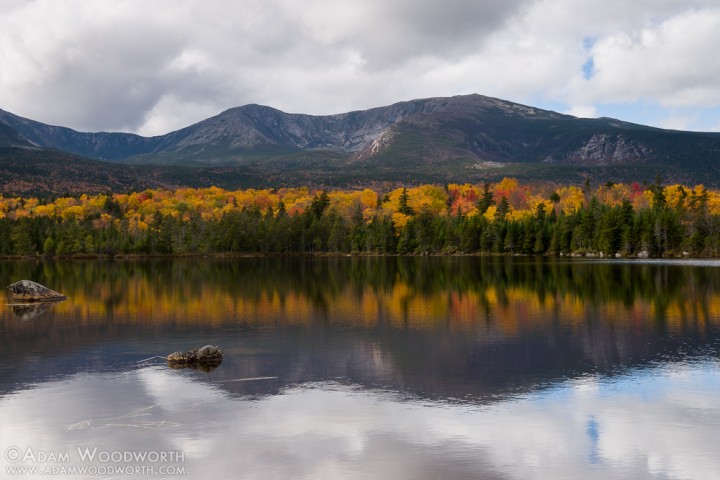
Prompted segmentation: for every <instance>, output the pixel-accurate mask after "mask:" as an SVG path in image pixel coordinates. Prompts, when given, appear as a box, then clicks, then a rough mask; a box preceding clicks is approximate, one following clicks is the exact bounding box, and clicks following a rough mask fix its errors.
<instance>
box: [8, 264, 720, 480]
mask: <svg viewBox="0 0 720 480" xmlns="http://www.w3.org/2000/svg"><path fill="white" fill-rule="evenodd" d="M20 279H32V280H35V281H37V282H39V283H42V284H44V285H46V286H48V287H50V288H52V289H54V290H57V291H59V292H62V293H63V294H65V295H67V296H68V297H69V299H68V300H66V301H64V302H61V303H57V304H49V305H44V306H43V308H41V309H37V310H35V309H32V308H27V307H22V306H12V305H3V306H2V310H0V338H2V343H3V355H2V356H0V478H48V476H49V475H52V477H51V478H73V479H74V478H98V477H99V476H105V477H107V476H110V477H114V478H158V477H164V478H193V479H194V478H198V479H203V478H221V479H226V478H227V479H262V480H274V479H283V480H284V479H291V478H293V479H325V478H327V479H413V480H423V479H466V478H468V479H469V478H472V479H578V478H583V479H595V478H597V479H646V478H647V479H716V478H718V476H717V475H718V472H720V456H718V455H717V451H718V439H720V263H718V262H642V263H639V262H614V261H571V260H552V259H542V258H476V257H471V258H459V257H452V258H309V259H306V258H271V259H258V258H247V259H245V258H242V259H232V260H217V259H189V260H184V259H178V260H172V261H159V260H157V261H137V262H132V261H123V262H102V261H76V262H34V261H33V262H3V263H0V285H3V286H4V285H9V284H10V283H13V282H15V281H17V280H20ZM5 300H6V303H7V304H11V303H12V300H11V299H10V298H9V297H7V298H6V299H5ZM206 344H213V345H219V346H220V347H222V349H223V351H224V352H225V359H224V361H223V363H222V365H220V366H219V367H218V368H217V369H215V370H213V371H210V372H206V371H202V370H174V369H171V368H169V367H168V366H167V365H166V364H165V363H164V362H162V361H160V360H159V359H150V358H151V357H154V356H156V355H162V356H165V355H167V354H169V353H171V352H174V351H177V350H187V349H190V348H196V347H200V346H203V345H206ZM148 359H150V360H148ZM138 455H139V456H138ZM18 469H23V470H18Z"/></svg>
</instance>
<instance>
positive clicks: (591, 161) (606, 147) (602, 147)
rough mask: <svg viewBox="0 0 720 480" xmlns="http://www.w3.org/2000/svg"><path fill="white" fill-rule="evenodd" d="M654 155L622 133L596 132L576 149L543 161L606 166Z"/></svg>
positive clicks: (635, 161) (644, 160)
mask: <svg viewBox="0 0 720 480" xmlns="http://www.w3.org/2000/svg"><path fill="white" fill-rule="evenodd" d="M654 157H655V153H654V152H653V150H652V149H651V148H650V147H648V146H647V145H644V144H642V143H640V142H637V141H633V140H629V139H627V138H626V137H625V136H624V135H622V134H607V133H598V134H595V135H592V136H591V137H590V139H589V140H587V141H586V142H583V144H582V145H581V146H580V147H579V148H577V149H576V150H573V151H570V152H568V153H567V154H565V155H563V156H561V157H560V158H554V157H553V156H548V157H546V158H545V159H544V162H545V163H563V164H570V165H592V166H606V165H616V164H628V163H644V162H646V161H649V160H651V159H652V158H654Z"/></svg>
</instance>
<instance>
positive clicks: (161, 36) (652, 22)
mask: <svg viewBox="0 0 720 480" xmlns="http://www.w3.org/2000/svg"><path fill="white" fill-rule="evenodd" d="M715 3H716V2H715V1H713V0H689V1H680V0H652V1H651V0H640V1H637V2H629V3H628V2H626V1H624V0H623V1H621V0H608V1H606V2H596V1H591V0H504V1H503V0H485V1H481V2H478V1H472V0H445V1H437V0H421V1H418V0H415V1H411V0H399V1H393V2H383V1H381V0H366V1H363V2H357V1H354V0H333V1H329V0H306V1H303V2H297V1H295V0H273V1H261V0H246V1H243V2H233V1H230V0H217V1H214V2H201V1H199V0H182V1H180V2H175V3H174V4H173V7H172V8H169V7H168V5H167V3H166V2H163V1H158V0H149V1H143V2H139V1H137V0H118V1H115V2H86V1H82V0H67V1H65V2H54V1H52V0H36V1H34V2H24V1H16V0H3V1H0V6H1V7H2V8H3V11H4V12H5V13H4V15H3V17H2V18H0V65H1V66H2V68H0V108H4V109H6V110H10V111H12V112H14V113H17V114H19V115H23V116H26V117H30V118H34V119H38V120H40V121H44V122H48V123H55V124H62V125H68V126H71V127H73V128H76V129H80V130H125V131H137V132H140V133H143V134H159V133H165V132H167V131H169V130H172V129H177V128H181V127H183V126H186V125H188V124H190V123H193V122H195V121H199V120H201V119H203V118H206V117H208V116H210V115H213V114H216V113H219V112H220V111H222V110H225V109H227V108H230V107H233V106H237V105H242V104H246V103H262V104H267V105H271V106H274V107H276V108H280V109H283V110H285V111H291V112H305V113H314V114H327V113H339V112H342V111H348V110H353V109H360V108H369V107H373V106H378V105H383V104H388V103H393V102H396V101H400V100H407V99H411V98H417V97H427V96H444V95H454V94H463V93H481V94H486V95H492V96H498V97H502V98H507V99H509V100H515V101H522V102H525V103H533V104H536V105H540V106H543V105H546V104H547V105H558V106H559V107H558V108H564V109H566V110H567V111H575V112H590V113H593V112H596V111H597V112H599V113H602V105H603V104H609V103H613V102H615V103H618V102H623V103H630V104H632V102H636V101H638V102H639V101H643V102H646V103H650V104H656V105H661V106H662V105H668V106H672V107H696V106H697V105H700V104H703V105H705V106H706V107H707V106H710V107H713V108H714V107H717V106H719V105H720V87H718V86H717V84H716V83H717V82H715V81H714V79H716V78H717V74H718V69H717V67H716V63H717V62H715V61H714V60H712V58H714V56H713V55H708V48H711V46H712V45H716V44H717V43H718V42H720V28H715V27H716V26H718V25H716V23H717V20H718V19H720V14H719V13H718V11H717V9H715V8H714V6H715ZM693 16H694V17H693ZM688 18H690V19H691V20H692V19H693V18H694V19H696V20H697V19H704V20H703V21H702V22H701V26H703V25H704V28H694V27H693V23H692V21H688V20H687V19H688ZM652 35H655V37H656V38H657V39H659V40H658V41H656V42H654V43H653V42H651V41H649V40H648V39H651V40H652ZM623 39H628V42H629V43H628V48H626V49H624V48H623V47H622V44H621V43H622V42H621V41H623ZM618 42H621V43H618ZM648 42H649V43H648ZM590 58H592V59H593V61H594V64H595V75H594V76H593V77H592V78H590V79H588V78H585V77H583V70H582V68H583V65H584V64H585V63H586V62H587V61H588V60H589V59H590ZM663 59H665V61H663ZM709 60H710V61H709ZM628 67H630V68H628ZM639 73H641V75H640V79H641V81H638V75H639ZM667 116H669V115H667ZM719 121H720V120H719Z"/></svg>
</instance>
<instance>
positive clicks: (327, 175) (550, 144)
mask: <svg viewBox="0 0 720 480" xmlns="http://www.w3.org/2000/svg"><path fill="white" fill-rule="evenodd" d="M0 147H18V148H19V150H18V149H16V150H13V155H15V156H17V155H21V153H19V152H21V151H22V149H23V148H25V149H31V148H36V149H45V150H54V151H58V152H63V153H66V154H72V155H79V156H81V157H85V158H89V159H94V160H103V161H108V162H113V163H125V164H130V165H137V166H143V165H152V166H156V167H163V168H167V169H168V174H167V175H170V176H172V175H174V173H173V171H172V169H175V168H179V167H183V168H200V169H205V170H204V171H210V170H212V169H216V170H212V171H219V170H217V169H222V170H223V171H225V172H232V171H235V172H236V173H228V175H230V176H231V177H233V176H234V177H237V178H238V179H242V180H238V182H246V183H243V185H244V186H248V184H247V182H251V183H252V182H253V181H257V182H258V184H260V183H264V182H263V179H266V180H271V179H272V180H274V181H277V182H279V183H281V184H291V183H297V182H302V181H314V182H318V183H319V182H323V183H326V184H333V183H334V184H343V183H344V184H356V183H357V182H376V181H380V182H382V181H390V182H397V181H404V182H419V181H424V182H427V181H430V182H465V181H470V182H472V181H482V180H483V179H488V178H495V177H497V176H498V175H512V176H519V177H523V176H527V175H530V176H534V177H538V178H541V177H546V176H549V175H552V176H556V175H558V174H560V175H563V176H565V177H566V178H569V179H578V178H582V177H583V176H588V175H589V176H594V174H593V173H592V172H593V169H595V171H603V172H604V173H603V175H606V176H608V177H610V178H609V179H608V180H622V179H623V178H628V177H629V176H631V175H638V172H639V173H640V174H645V173H646V172H647V173H649V172H659V173H662V174H663V175H666V176H667V177H668V178H671V179H672V178H678V179H684V180H686V181H687V180H691V181H696V180H701V181H704V182H708V181H710V182H718V183H720V133H713V132H683V131H678V130H664V129H660V128H656V127H650V126H645V125H638V124H634V123H630V122H624V121H622V120H617V119H612V118H596V119H583V118H576V117H573V116H571V115H567V114H562V113H558V112H554V111H551V110H544V109H540V108H536V107H532V106H527V105H522V104H519V103H514V102H509V101H505V100H502V99H497V98H493V97H485V96H482V95H477V94H473V95H461V96H454V97H433V98H425V99H416V100H409V101H404V102H397V103H394V104H392V105H388V106H384V107H376V108H371V109H367V110H355V111H351V112H346V113H340V114H334V115H307V114H295V113H286V112H283V111H281V110H278V109H275V108H272V107H267V106H263V105H258V104H249V105H244V106H240V107H233V108H230V109H227V110H225V111H223V112H221V113H219V114H218V115H215V116H213V117H210V118H207V119H205V120H202V121H200V122H197V123H194V124H192V125H189V126H187V127H184V128H181V129H179V130H175V131H173V132H169V133H167V134H164V135H158V136H154V137H143V136H140V135H136V134H131V133H118V132H94V133H93V132H77V131H75V130H72V129H69V128H67V127H59V126H51V125H46V124H43V123H40V122H36V121H33V120H29V119H25V118H23V117H19V116H17V115H14V114H12V113H9V112H5V111H3V110H0ZM45 158H50V157H48V156H46V157H45ZM100 165H101V164H98V168H100ZM103 165H104V164H103ZM102 168H106V167H102ZM208 169H210V170H208ZM233 169H235V170H233ZM598 169H599V170H598ZM157 172H159V170H157ZM551 172H552V173H551ZM157 175H161V174H160V173H157ZM211 176H212V175H211ZM252 179H254V180H252Z"/></svg>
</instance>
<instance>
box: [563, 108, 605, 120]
mask: <svg viewBox="0 0 720 480" xmlns="http://www.w3.org/2000/svg"><path fill="white" fill-rule="evenodd" d="M563 113H565V114H567V115H572V116H574V117H578V118H597V116H598V113H597V108H595V107H594V106H592V105H575V106H573V107H571V108H569V109H567V110H565V111H564V112H563Z"/></svg>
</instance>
